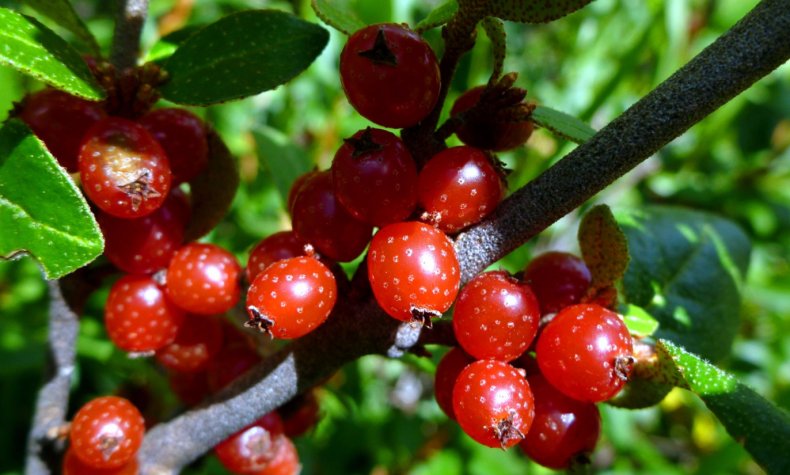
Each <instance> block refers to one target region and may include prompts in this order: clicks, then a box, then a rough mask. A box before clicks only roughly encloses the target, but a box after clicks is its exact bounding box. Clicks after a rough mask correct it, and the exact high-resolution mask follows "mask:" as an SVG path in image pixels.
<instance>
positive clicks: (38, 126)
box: [19, 89, 107, 173]
mask: <svg viewBox="0 0 790 475" xmlns="http://www.w3.org/2000/svg"><path fill="white" fill-rule="evenodd" d="M102 106H103V104H102V103H100V102H90V101H86V100H84V99H80V98H78V97H74V96H72V95H70V94H67V93H65V92H63V91H58V90H57V89H44V90H43V91H39V92H37V93H35V94H32V95H30V96H28V97H27V98H25V101H24V102H23V103H22V109H21V110H20V112H19V118H20V119H22V120H23V121H24V122H25V123H26V124H27V125H28V126H30V128H31V129H32V130H33V132H34V133H35V134H36V136H37V137H38V138H39V139H41V141H42V142H44V145H46V146H47V149H48V150H49V151H50V153H51V154H52V155H53V156H54V157H55V158H56V159H57V160H58V163H60V165H61V166H62V167H63V168H65V169H66V170H68V171H69V172H70V173H74V172H76V171H78V168H77V156H78V155H79V152H80V145H81V144H82V137H83V136H84V135H85V132H87V131H88V129H90V128H91V126H92V125H93V124H95V123H96V122H97V121H98V120H100V119H102V118H104V117H106V115H107V114H106V113H105V112H104V109H103V107H102Z"/></svg>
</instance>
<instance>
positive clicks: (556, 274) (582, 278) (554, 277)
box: [524, 251, 592, 315]
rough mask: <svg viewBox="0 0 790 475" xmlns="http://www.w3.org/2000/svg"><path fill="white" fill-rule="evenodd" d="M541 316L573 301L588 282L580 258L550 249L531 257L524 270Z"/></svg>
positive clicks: (588, 271) (576, 299) (588, 274)
mask: <svg viewBox="0 0 790 475" xmlns="http://www.w3.org/2000/svg"><path fill="white" fill-rule="evenodd" d="M524 281H525V282H526V283H528V284H529V285H530V287H532V291H533V292H535V296H537V297H538V302H540V309H541V313H542V314H543V315H546V314H548V313H556V312H559V311H560V310H562V309H563V308H565V307H568V306H570V305H573V304H577V303H579V302H580V301H581V299H582V297H584V295H585V293H586V292H587V289H589V288H590V284H591V283H592V274H590V270H589V269H588V268H587V266H586V265H585V264H584V261H583V260H582V259H581V258H579V257H576V256H574V255H573V254H570V253H567V252H559V251H551V252H546V253H543V254H541V255H539V256H537V257H536V258H534V259H532V260H531V261H530V262H529V264H528V265H527V268H526V269H525V270H524Z"/></svg>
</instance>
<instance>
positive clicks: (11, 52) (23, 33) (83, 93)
mask: <svg viewBox="0 0 790 475" xmlns="http://www.w3.org/2000/svg"><path fill="white" fill-rule="evenodd" d="M0 25H3V27H2V29H0V64H4V65H7V66H11V67H13V68H15V69H17V70H19V71H22V72H23V73H26V74H29V75H31V76H33V77H35V78H36V79H40V80H41V81H44V82H45V83H47V84H50V85H52V86H54V87H56V88H58V89H62V90H64V91H66V92H68V93H69V94H73V95H75V96H80V97H84V98H85V99H90V100H95V101H98V100H100V99H103V98H104V91H103V90H102V89H101V87H100V86H99V84H98V83H97V82H96V81H95V80H94V79H93V75H92V74H91V72H90V69H88V65H87V64H86V63H85V61H84V60H83V59H82V57H81V56H80V54H79V53H78V52H77V51H76V50H74V49H73V48H72V47H71V46H69V45H68V44H67V43H66V42H65V41H63V40H62V39H61V38H60V37H59V36H58V35H56V34H55V33H53V32H52V30H50V29H49V28H47V27H46V26H44V25H42V24H41V23H40V22H39V21H38V20H36V19H35V18H30V17H28V16H25V15H22V14H20V13H17V12H14V11H11V10H8V9H6V8H0Z"/></svg>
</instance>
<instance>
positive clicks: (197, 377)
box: [167, 370, 211, 406]
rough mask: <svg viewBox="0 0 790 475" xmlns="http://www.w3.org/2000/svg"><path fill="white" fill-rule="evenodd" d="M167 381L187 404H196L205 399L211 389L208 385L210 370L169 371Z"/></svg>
mask: <svg viewBox="0 0 790 475" xmlns="http://www.w3.org/2000/svg"><path fill="white" fill-rule="evenodd" d="M167 382H168V383H169V384H170V389H171V390H172V391H173V393H174V394H175V395H176V396H177V397H178V399H179V400H180V401H181V402H182V403H184V404H185V405H186V406H195V405H197V404H199V403H200V402H201V401H203V399H205V398H206V397H207V396H208V395H209V394H210V393H211V390H210V389H209V386H208V371H207V370H204V371H195V372H193V373H182V372H180V371H168V372H167Z"/></svg>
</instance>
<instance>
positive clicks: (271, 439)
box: [214, 412, 285, 475]
mask: <svg viewBox="0 0 790 475" xmlns="http://www.w3.org/2000/svg"><path fill="white" fill-rule="evenodd" d="M284 439H285V437H284V436H283V423H282V420H281V419H280V416H279V415H278V414H277V413H276V412H270V413H268V414H266V415H265V416H263V417H262V418H260V419H258V420H257V421H255V422H253V423H252V424H250V425H248V426H247V427H245V428H243V429H241V430H240V431H238V432H236V433H235V434H233V435H231V436H230V437H228V438H227V439H225V440H223V441H222V442H220V443H219V444H217V446H216V447H214V453H215V454H216V455H217V458H218V459H219V461H220V462H222V465H223V466H224V467H225V468H227V469H228V470H230V471H232V472H233V473H239V474H250V475H257V474H258V473H260V471H261V470H263V469H264V467H266V465H267V464H268V463H269V462H271V461H272V460H274V458H275V456H276V455H277V452H278V447H277V446H278V445H279V444H280V443H282V441H283V440H284Z"/></svg>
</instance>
